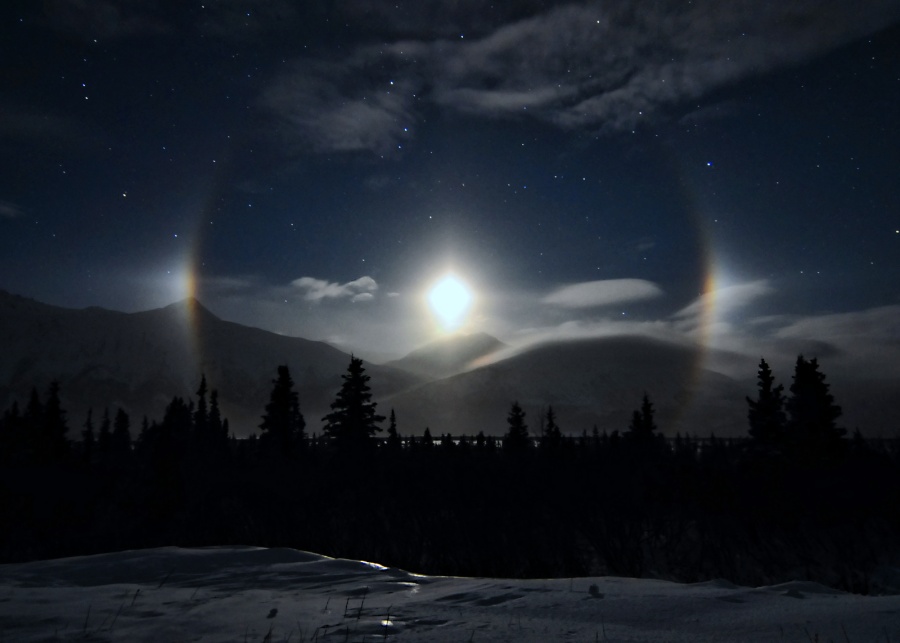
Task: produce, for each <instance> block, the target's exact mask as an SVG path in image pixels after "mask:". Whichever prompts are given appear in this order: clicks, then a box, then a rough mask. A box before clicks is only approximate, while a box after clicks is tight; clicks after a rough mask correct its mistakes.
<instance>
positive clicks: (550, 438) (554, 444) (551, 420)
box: [541, 406, 562, 451]
mask: <svg viewBox="0 0 900 643" xmlns="http://www.w3.org/2000/svg"><path fill="white" fill-rule="evenodd" d="M544 422H545V424H544V434H543V436H541V447H543V448H544V449H546V450H547V451H556V450H557V449H559V447H560V446H561V445H562V431H560V429H559V426H558V425H557V424H556V414H555V413H554V412H553V407H552V406H548V407H547V413H546V415H545V416H544Z"/></svg>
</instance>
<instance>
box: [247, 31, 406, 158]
mask: <svg viewBox="0 0 900 643" xmlns="http://www.w3.org/2000/svg"><path fill="white" fill-rule="evenodd" d="M411 54H412V52H411V51H405V50H404V49H403V48H402V46H401V47H400V48H397V47H394V48H391V47H387V48H380V49H378V50H377V51H376V50H374V49H371V48H362V49H359V50H358V51H357V52H356V54H355V55H353V56H351V57H350V58H348V59H345V60H341V61H337V60H335V61H324V60H310V59H304V60H301V61H298V62H297V63H296V64H295V66H294V68H293V70H292V71H291V72H289V73H287V74H283V75H282V76H281V77H279V78H278V79H277V80H276V82H275V83H274V84H273V85H272V86H270V87H269V88H268V89H267V90H266V91H265V92H264V93H263V95H262V97H261V99H260V104H261V105H262V107H263V108H264V109H265V110H267V111H268V112H269V113H270V114H272V115H273V116H274V117H275V118H276V120H277V121H278V122H279V125H280V128H281V131H280V132H279V135H281V136H283V135H284V133H287V134H288V135H289V136H290V138H291V139H292V140H294V142H295V144H298V145H300V146H303V148H309V147H311V148H312V149H313V150H316V151H319V152H373V153H375V154H379V155H383V156H384V155H391V154H395V153H397V152H398V150H399V149H400V146H402V144H403V142H404V141H405V140H407V139H409V138H410V137H411V136H412V133H413V129H414V125H415V123H417V122H418V118H417V117H416V114H415V109H414V105H415V103H416V93H417V91H418V89H419V88H420V86H421V83H422V80H421V79H420V78H418V77H417V75H416V74H414V73H409V71H408V70H403V68H404V67H408V66H409V65H411V63H410V62H409V61H407V60H406V57H407V56H408V55H411Z"/></svg>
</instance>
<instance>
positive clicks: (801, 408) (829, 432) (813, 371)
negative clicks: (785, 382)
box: [786, 355, 847, 458]
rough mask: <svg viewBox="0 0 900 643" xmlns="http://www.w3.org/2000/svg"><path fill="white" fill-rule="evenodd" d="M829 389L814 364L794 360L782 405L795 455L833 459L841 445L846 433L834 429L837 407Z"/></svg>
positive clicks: (842, 429)
mask: <svg viewBox="0 0 900 643" xmlns="http://www.w3.org/2000/svg"><path fill="white" fill-rule="evenodd" d="M829 388H830V387H829V385H828V384H827V383H826V382H825V374H824V373H822V372H821V371H819V363H818V361H817V360H816V359H815V358H813V359H811V360H806V359H804V358H803V355H800V356H798V357H797V363H796V365H795V367H794V381H793V383H792V384H791V396H790V397H789V398H788V400H787V404H786V406H787V412H788V425H787V432H788V439H789V441H790V442H791V444H792V445H793V446H794V447H795V448H796V449H798V451H799V452H806V454H807V455H808V456H810V457H813V458H816V457H820V456H828V455H833V454H834V453H835V452H836V451H837V450H839V449H841V447H842V446H843V443H844V442H845V440H844V437H845V435H846V433H847V431H846V429H844V428H841V427H839V426H838V425H837V419H838V418H839V417H840V416H841V414H842V411H841V407H840V406H838V405H837V404H835V403H834V396H833V395H831V393H830V392H829Z"/></svg>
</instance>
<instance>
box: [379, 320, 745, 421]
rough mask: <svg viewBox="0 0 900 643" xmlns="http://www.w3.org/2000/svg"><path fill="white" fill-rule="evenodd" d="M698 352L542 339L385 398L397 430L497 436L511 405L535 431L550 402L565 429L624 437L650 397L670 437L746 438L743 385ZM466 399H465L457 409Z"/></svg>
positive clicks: (612, 340) (642, 343)
mask: <svg viewBox="0 0 900 643" xmlns="http://www.w3.org/2000/svg"><path fill="white" fill-rule="evenodd" d="M704 358H705V353H704V351H703V350H701V349H700V348H698V347H690V346H684V345H678V344H673V343H668V342H663V341H659V340H654V339H649V338H646V337H637V336H633V337H606V338H599V339H586V340H573V341H564V342H554V343H547V344H542V345H538V346H535V347H532V348H530V349H526V350H524V351H522V352H519V353H514V354H512V355H511V356H509V357H506V358H505V359H500V360H498V361H495V362H493V363H490V364H487V365H484V366H481V367H478V368H474V369H472V370H469V371H466V372H464V373H459V374H457V375H454V376H452V377H448V378H445V379H441V380H436V381H432V382H428V383H426V384H423V385H421V386H419V387H416V388H414V389H411V390H407V391H403V392H398V393H397V394H395V395H393V396H389V397H388V398H386V399H385V400H384V405H385V407H393V408H394V409H395V411H396V413H397V422H398V428H399V429H400V432H401V433H405V434H419V433H421V432H422V431H423V430H424V428H425V426H428V427H429V428H430V429H431V432H432V433H434V434H439V433H445V432H451V433H453V434H454V435H459V434H461V433H465V434H468V435H474V434H477V433H478V432H479V431H484V433H485V435H502V434H503V433H504V432H505V431H506V414H507V412H508V411H509V407H510V405H511V403H512V402H513V401H518V402H519V403H520V404H521V405H522V407H523V408H524V409H525V411H526V413H527V415H528V417H527V421H528V423H529V426H530V432H531V433H532V434H533V435H536V434H538V432H539V416H540V415H541V413H542V412H543V410H544V409H546V407H547V406H548V405H552V406H553V409H554V411H555V412H556V415H557V420H558V423H559V424H560V426H561V427H562V429H563V433H569V434H580V433H581V432H582V430H588V431H590V430H591V428H592V427H593V426H594V425H596V426H597V427H598V428H599V429H600V430H601V431H603V430H606V431H608V432H610V433H611V432H612V431H614V430H619V431H620V432H621V431H624V430H626V429H627V428H628V424H629V421H630V418H631V413H632V411H633V410H634V409H637V408H638V407H639V406H640V404H641V399H642V396H643V395H644V393H645V392H646V393H647V394H648V395H649V396H650V399H651V401H652V402H653V403H654V405H655V407H656V410H657V416H656V417H657V424H658V426H659V427H660V429H661V430H662V431H663V432H664V433H666V434H668V435H674V434H675V433H676V432H679V431H680V432H682V433H685V432H687V433H692V434H696V435H701V436H707V435H709V433H710V432H715V433H716V434H717V435H743V434H746V403H745V401H744V396H745V395H747V394H748V393H751V392H752V389H747V388H746V386H745V385H743V384H742V383H740V382H738V381H736V380H734V379H732V378H730V377H727V376H725V375H723V374H721V373H717V372H715V371H712V370H709V369H706V368H704V367H703V364H704ZM462 400H464V401H465V403H461V401H462Z"/></svg>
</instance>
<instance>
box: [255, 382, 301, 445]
mask: <svg viewBox="0 0 900 643" xmlns="http://www.w3.org/2000/svg"><path fill="white" fill-rule="evenodd" d="M259 428H260V429H261V430H262V435H261V436H260V444H261V445H263V448H265V449H267V450H269V451H271V452H275V453H280V454H282V455H289V454H292V453H294V452H295V451H297V450H299V449H300V448H302V447H303V445H304V443H305V441H306V433H305V431H306V421H305V420H304V419H303V415H302V414H301V413H300V398H299V395H298V394H297V392H296V391H295V390H294V380H292V379H291V373H290V370H288V367H287V365H282V366H279V367H278V377H277V378H276V379H274V380H272V392H271V394H270V395H269V403H268V404H266V412H265V415H263V416H262V422H261V423H260V425H259Z"/></svg>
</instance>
